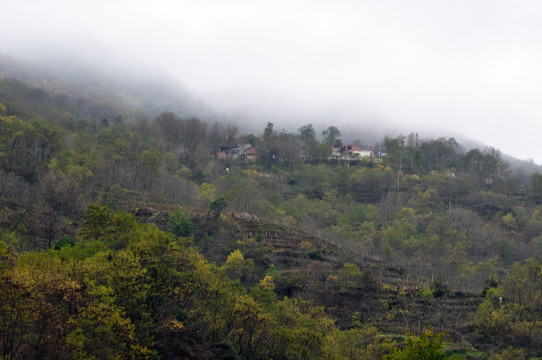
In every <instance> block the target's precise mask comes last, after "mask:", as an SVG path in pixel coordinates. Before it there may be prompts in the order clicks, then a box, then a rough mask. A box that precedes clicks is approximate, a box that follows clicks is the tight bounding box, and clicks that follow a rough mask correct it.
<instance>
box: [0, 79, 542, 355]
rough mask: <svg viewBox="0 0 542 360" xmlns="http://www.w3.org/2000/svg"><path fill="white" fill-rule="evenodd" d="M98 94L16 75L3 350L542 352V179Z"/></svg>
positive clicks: (392, 146)
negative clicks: (253, 130) (251, 127)
mask: <svg viewBox="0 0 542 360" xmlns="http://www.w3.org/2000/svg"><path fill="white" fill-rule="evenodd" d="M95 90H96V89H90V88H89V87H85V86H84V85H79V86H78V87H73V86H72V87H70V88H69V89H67V88H66V89H64V88H62V84H59V83H58V82H54V81H41V82H40V83H37V84H32V83H30V82H26V81H22V80H20V79H15V78H10V77H7V76H4V77H2V78H1V79H0V236H1V238H0V258H1V263H0V289H1V290H0V335H1V336H0V338H1V341H0V355H1V356H2V359H29V358H36V359H420V358H424V359H445V358H456V359H485V358H490V359H515V360H521V359H533V358H537V357H542V175H540V174H538V173H530V172H529V171H527V170H522V169H518V168H514V169H512V168H511V167H510V166H509V165H508V164H507V163H506V162H505V161H504V160H503V157H502V155H501V153H500V152H499V150H497V149H495V148H491V147H488V148H484V149H470V150H465V149H464V148H463V147H462V145H461V144H459V143H458V142H457V141H456V140H455V139H454V138H434V139H421V138H420V137H419V136H418V135H417V134H416V133H411V134H408V135H406V136H396V137H385V138H383V139H381V140H380V141H379V142H376V143H372V144H366V143H362V142H361V141H354V142H353V143H352V144H343V143H342V142H341V140H340V139H341V135H342V134H341V130H340V129H339V128H338V127H337V126H335V125H330V126H329V127H327V128H326V129H324V130H323V131H322V132H321V133H320V132H317V131H316V129H315V128H314V127H313V125H312V124H304V125H301V126H300V127H299V129H298V131H297V132H295V133H291V132H288V131H285V130H277V129H275V128H274V126H273V123H271V122H268V123H266V124H262V126H261V133H258V134H250V133H244V132H243V130H242V127H241V126H240V125H238V124H234V123H222V122H206V121H203V120H200V119H199V118H197V117H185V116H180V115H178V114H176V113H173V112H169V111H167V110H164V111H162V112H159V113H156V114H153V113H152V111H145V109H144V108H142V107H136V108H134V107H130V106H128V105H127V104H128V103H133V102H134V101H133V98H132V97H131V96H130V95H129V94H127V93H123V92H115V89H107V91H106V90H103V89H101V90H100V91H102V90H103V92H100V93H96V91H95ZM97 94H99V95H97ZM119 98H124V99H129V100H130V101H128V102H126V101H124V102H123V101H121V100H119ZM360 138H361V136H360ZM365 149H367V150H365Z"/></svg>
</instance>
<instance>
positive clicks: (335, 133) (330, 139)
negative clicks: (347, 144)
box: [322, 126, 342, 146]
mask: <svg viewBox="0 0 542 360" xmlns="http://www.w3.org/2000/svg"><path fill="white" fill-rule="evenodd" d="M341 135H342V134H341V131H340V130H339V129H338V128H337V127H336V126H330V127H328V128H327V129H326V130H324V131H322V136H323V137H324V143H326V144H328V145H329V146H332V145H333V144H334V143H335V140H337V139H338V138H339V136H341Z"/></svg>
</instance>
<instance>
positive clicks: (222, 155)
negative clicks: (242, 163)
mask: <svg viewBox="0 0 542 360" xmlns="http://www.w3.org/2000/svg"><path fill="white" fill-rule="evenodd" d="M216 157H217V159H223V160H225V159H231V160H247V161H255V160H256V159H257V157H258V150H257V149H256V148H255V147H254V146H252V145H251V144H237V145H236V146H220V148H219V151H218V153H217V154H216ZM376 157H377V156H376V154H375V153H374V151H372V150H370V149H367V150H362V149H361V148H360V146H359V145H346V146H341V147H340V148H338V147H337V148H333V149H332V153H331V158H332V159H341V160H343V159H344V160H356V159H374V158H376Z"/></svg>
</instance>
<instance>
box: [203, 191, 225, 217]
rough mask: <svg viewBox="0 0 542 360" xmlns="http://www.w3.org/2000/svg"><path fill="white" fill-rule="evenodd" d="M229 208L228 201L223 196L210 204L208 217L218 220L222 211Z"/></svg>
mask: <svg viewBox="0 0 542 360" xmlns="http://www.w3.org/2000/svg"><path fill="white" fill-rule="evenodd" d="M227 207H228V202H227V201H226V199H225V198H224V197H223V196H221V197H219V198H218V199H216V200H213V201H211V202H210V203H209V208H208V209H207V216H211V217H213V218H215V219H217V218H218V217H219V216H220V214H221V213H222V211H223V210H224V209H225V208H227Z"/></svg>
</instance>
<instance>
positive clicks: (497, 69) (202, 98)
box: [0, 0, 542, 163]
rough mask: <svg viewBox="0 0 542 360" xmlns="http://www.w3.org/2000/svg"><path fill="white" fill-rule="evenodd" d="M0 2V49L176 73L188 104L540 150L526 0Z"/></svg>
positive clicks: (535, 45) (535, 31)
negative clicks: (515, 0) (454, 137)
mask: <svg viewBox="0 0 542 360" xmlns="http://www.w3.org/2000/svg"><path fill="white" fill-rule="evenodd" d="M2 9H3V10H4V11H3V12H4V16H3V18H2V21H1V22H0V51H1V52H3V53H5V54H9V55H13V56H21V57H24V58H27V59H32V60H33V61H37V62H42V63H44V64H51V66H52V64H71V63H75V62H77V63H84V64H85V66H87V67H88V68H95V69H96V68H99V69H106V70H108V69H109V71H110V72H111V73H116V72H121V71H120V69H122V71H123V72H126V73H135V74H138V76H142V77H149V76H151V75H152V76H156V77H157V78H158V79H164V81H167V80H166V79H169V81H172V84H173V80H176V81H178V82H179V83H180V84H182V87H179V88H178V89H179V91H181V92H182V93H183V94H185V96H186V97H189V98H190V99H191V104H200V105H201V107H199V108H198V106H194V107H192V108H190V112H195V113H197V112H198V111H201V113H202V114H204V115H205V116H211V115H210V114H211V113H214V114H215V115H216V116H219V117H222V118H224V119H226V121H244V122H245V123H246V126H247V129H250V130H252V131H258V130H259V131H262V130H263V128H264V127H265V124H266V122H267V121H271V122H273V123H274V124H275V128H277V129H281V128H284V129H286V130H289V131H295V130H296V129H297V128H298V127H299V126H300V125H302V124H305V123H309V122H311V123H313V124H315V125H316V127H319V128H323V127H324V126H329V125H336V126H338V127H339V128H341V129H343V133H345V137H346V138H348V137H351V138H364V137H366V135H367V134H372V135H374V136H380V135H383V134H385V133H388V134H390V135H396V134H399V133H403V134H407V133H409V132H411V131H413V132H418V133H420V134H421V135H422V136H423V135H424V134H435V135H441V136H456V137H458V138H461V137H465V138H472V139H475V140H477V141H480V142H482V143H484V144H487V145H491V146H495V147H497V148H499V149H500V150H501V151H502V152H504V153H507V154H510V155H513V156H515V157H518V158H522V159H528V158H532V159H534V160H535V161H536V162H537V163H542V147H540V146H539V134H540V133H542V132H541V130H542V129H541V128H542V121H540V119H541V118H542V105H541V102H540V101H539V99H540V98H541V95H542V81H541V80H542V79H541V78H542V70H541V67H540V64H541V63H542V42H540V39H541V38H542V22H540V21H539V18H540V14H541V13H542V3H540V2H537V1H522V2H519V3H518V2H512V1H495V0H491V1H489V0H485V1H477V2H472V1H449V2H436V1H429V0H426V1H422V0H418V1H416V0H414V1H408V2H407V1H391V0H390V1H376V0H374V1H373V0H368V1H346V0H338V1H333V2H331V1H272V2H265V1H235V0H233V1H212V0H202V1H173V0H172V1H153V2H149V1H114V2H113V1H105V0H103V1H100V0H98V1H58V0H53V1H47V2H37V1H31V0H18V1H3V4H2ZM61 67H62V66H61ZM63 67H64V68H67V66H63ZM198 101H199V102H198ZM203 104H205V105H203ZM209 109H213V110H209ZM196 115H197V114H196ZM351 129H356V130H355V131H354V130H351Z"/></svg>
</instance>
